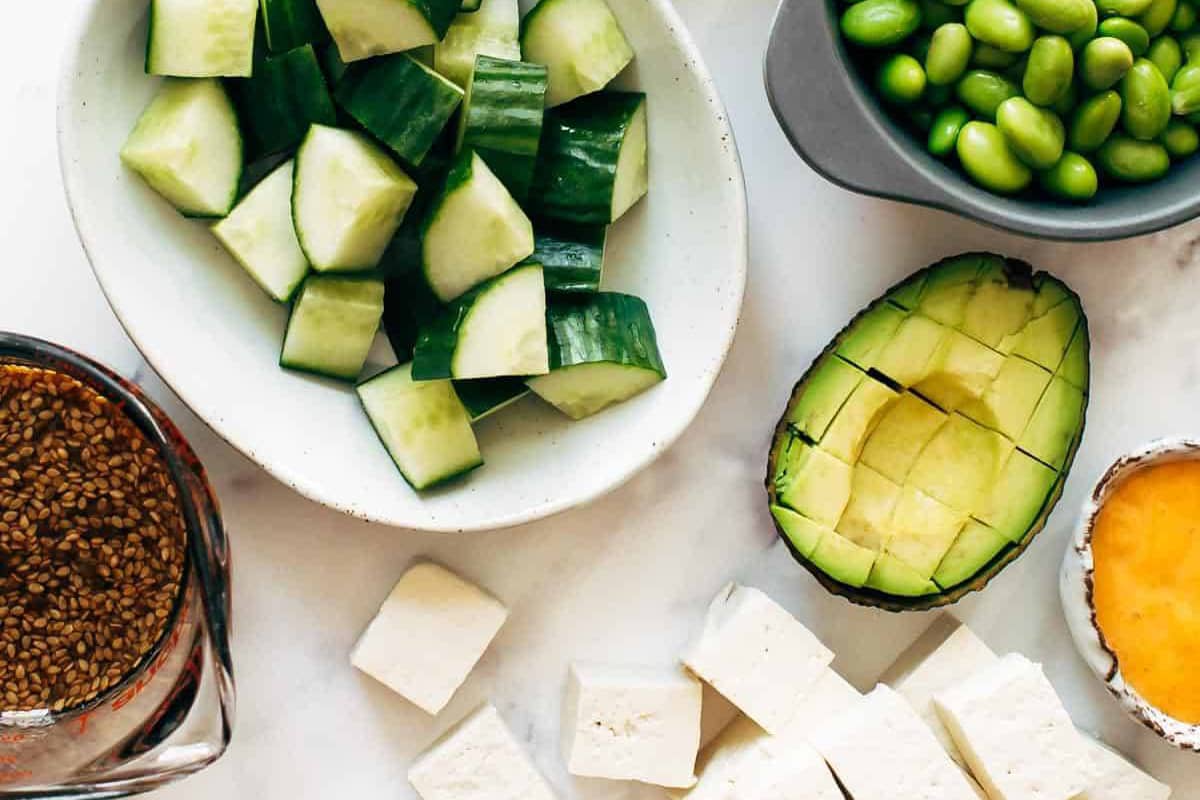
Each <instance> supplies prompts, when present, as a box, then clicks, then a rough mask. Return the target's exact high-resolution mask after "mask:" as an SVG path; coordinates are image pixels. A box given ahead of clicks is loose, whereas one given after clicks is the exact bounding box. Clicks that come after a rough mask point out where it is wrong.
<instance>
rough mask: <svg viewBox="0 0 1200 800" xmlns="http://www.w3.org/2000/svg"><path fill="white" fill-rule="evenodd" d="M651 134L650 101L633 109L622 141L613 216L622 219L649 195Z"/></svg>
mask: <svg viewBox="0 0 1200 800" xmlns="http://www.w3.org/2000/svg"><path fill="white" fill-rule="evenodd" d="M648 144H649V135H648V131H647V129H646V104H645V102H643V103H642V104H641V105H640V106H638V109H637V111H635V112H633V118H632V119H630V120H629V127H628V128H627V129H626V131H625V138H624V139H622V140H621V152H620V155H619V156H618V157H617V177H616V180H615V181H613V195H612V219H614V220H618V219H620V218H621V217H622V216H624V214H625V212H626V211H628V210H629V209H631V208H633V205H634V204H635V203H636V202H637V201H638V200H641V199H642V198H643V197H645V196H646V192H647V191H648V190H649V188H650V170H649V164H648V158H647V147H648Z"/></svg>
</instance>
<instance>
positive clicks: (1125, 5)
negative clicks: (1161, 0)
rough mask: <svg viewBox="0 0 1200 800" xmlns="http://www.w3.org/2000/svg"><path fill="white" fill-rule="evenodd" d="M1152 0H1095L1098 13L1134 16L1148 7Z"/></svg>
mask: <svg viewBox="0 0 1200 800" xmlns="http://www.w3.org/2000/svg"><path fill="white" fill-rule="evenodd" d="M1151 2H1153V0H1096V7H1097V8H1099V9H1100V13H1102V14H1104V15H1105V16H1109V17H1136V16H1137V15H1139V14H1142V13H1144V12H1145V11H1146V9H1148V8H1149V7H1150V3H1151Z"/></svg>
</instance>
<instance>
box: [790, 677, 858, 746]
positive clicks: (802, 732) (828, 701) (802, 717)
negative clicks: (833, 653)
mask: <svg viewBox="0 0 1200 800" xmlns="http://www.w3.org/2000/svg"><path fill="white" fill-rule="evenodd" d="M862 699H863V696H862V692H860V691H858V689H855V688H854V687H853V686H851V685H850V684H849V683H847V682H846V679H845V678H843V677H842V676H841V675H839V674H837V673H836V672H834V671H833V670H832V669H828V668H827V669H826V670H825V671H824V672H823V673H821V677H819V678H817V680H816V682H815V683H814V684H813V685H812V688H811V689H809V691H808V694H806V695H805V696H804V699H803V700H802V701H801V702H800V707H799V708H798V709H797V710H796V715H795V716H794V717H792V722H791V725H790V727H789V728H788V730H787V731H785V732H784V735H785V736H789V737H791V738H802V739H805V740H807V739H809V738H810V737H811V736H812V735H813V733H814V732H816V731H819V730H821V728H823V727H824V726H825V725H828V724H829V721H830V720H833V719H837V718H838V717H839V716H841V715H842V714H844V713H846V712H847V711H849V710H850V709H852V708H854V707H855V706H857V705H858V704H859V703H861V702H862Z"/></svg>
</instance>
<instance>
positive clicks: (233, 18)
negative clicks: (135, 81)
mask: <svg viewBox="0 0 1200 800" xmlns="http://www.w3.org/2000/svg"><path fill="white" fill-rule="evenodd" d="M257 19H258V0H151V2H150V35H149V39H148V42H147V44H146V72H147V73H149V74H151V75H168V76H172V77H176V78H245V77H249V76H250V74H251V73H252V72H253V71H254V24H255V21H256V20H257Z"/></svg>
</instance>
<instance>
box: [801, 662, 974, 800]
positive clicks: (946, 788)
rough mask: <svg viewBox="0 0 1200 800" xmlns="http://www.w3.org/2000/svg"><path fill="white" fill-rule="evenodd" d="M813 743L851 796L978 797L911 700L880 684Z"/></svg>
mask: <svg viewBox="0 0 1200 800" xmlns="http://www.w3.org/2000/svg"><path fill="white" fill-rule="evenodd" d="M813 743H814V744H815V745H816V748H817V750H818V751H819V752H820V753H821V755H822V756H824V757H825V760H826V761H827V762H828V763H829V766H830V768H831V769H832V770H833V772H834V774H835V775H837V777H838V780H839V781H841V783H842V786H844V787H846V790H847V792H849V794H850V795H851V796H852V797H853V798H854V800H896V798H904V800H977V797H978V795H977V794H976V792H975V790H974V789H973V788H972V787H971V783H970V781H969V780H968V779H967V777H966V776H965V775H964V774H963V772H962V770H960V769H959V768H958V766H957V765H956V764H955V763H954V762H953V761H951V760H950V756H948V755H946V751H945V750H943V749H942V746H941V745H940V744H939V743H938V740H937V738H936V737H935V736H934V735H933V733H932V732H930V730H929V728H927V727H926V726H925V723H924V722H922V721H921V718H920V717H919V716H917V713H916V712H915V711H913V709H912V706H910V705H909V704H908V702H907V701H905V699H904V698H903V697H901V696H900V695H898V694H896V692H894V691H892V690H891V689H890V688H888V687H887V686H884V685H882V684H880V685H879V686H877V687H875V690H874V691H873V692H871V693H870V694H868V695H867V696H866V697H865V698H863V700H862V702H860V703H858V704H857V705H855V706H854V707H853V708H852V709H850V711H848V712H847V713H845V714H843V715H841V716H840V717H838V718H835V719H832V720H829V721H828V722H827V723H826V727H825V728H824V729H822V730H820V731H818V732H817V733H816V734H814V736H813Z"/></svg>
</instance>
